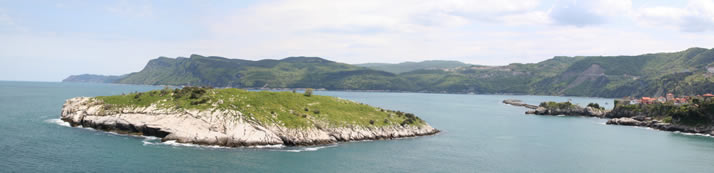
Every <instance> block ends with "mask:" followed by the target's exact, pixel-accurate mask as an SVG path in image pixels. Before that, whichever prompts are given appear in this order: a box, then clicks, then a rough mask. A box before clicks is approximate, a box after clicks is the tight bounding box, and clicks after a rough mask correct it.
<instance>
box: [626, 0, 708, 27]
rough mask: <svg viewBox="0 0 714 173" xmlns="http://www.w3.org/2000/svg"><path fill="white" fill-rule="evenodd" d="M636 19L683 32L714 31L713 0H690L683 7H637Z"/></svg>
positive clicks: (650, 24) (643, 22)
mask: <svg viewBox="0 0 714 173" xmlns="http://www.w3.org/2000/svg"><path fill="white" fill-rule="evenodd" d="M637 20H638V22H639V23H641V24H645V25H649V26H664V27H669V28H678V29H679V30H681V31H685V32H703V31H714V0H690V1H689V2H688V3H687V6H686V7H683V8H677V7H666V6H657V7H646V8H642V9H638V11H637Z"/></svg>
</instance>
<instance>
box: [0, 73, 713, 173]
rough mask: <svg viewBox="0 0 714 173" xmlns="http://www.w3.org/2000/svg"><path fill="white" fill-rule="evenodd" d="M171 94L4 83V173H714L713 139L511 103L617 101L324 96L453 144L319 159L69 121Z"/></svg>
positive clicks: (314, 149) (428, 142)
mask: <svg viewBox="0 0 714 173" xmlns="http://www.w3.org/2000/svg"><path fill="white" fill-rule="evenodd" d="M160 88H161V87H159V86H145V85H122V84H96V83H59V82H13V81H0V172H291V173H292V172H449V173H451V172H544V173H558V172H568V173H571V172H578V173H581V172H648V173H653V172H687V173H693V172H702V173H711V172H714V137H710V136H700V135H693V134H686V133H676V132H665V131H657V130H652V129H647V128H639V127H629V126H614V125H605V122H606V120H605V119H599V118H590V117H565V116H537V115H526V114H524V112H525V111H527V109H526V108H522V107H514V106H510V105H506V104H503V103H501V101H502V100H504V99H519V100H523V101H524V102H526V103H530V104H538V103H540V102H543V101H571V102H573V103H577V104H580V105H586V104H588V103H598V104H600V105H603V106H606V107H612V101H613V99H608V98H588V97H560V96H530V95H470V94H428V93H389V92H341V91H316V92H315V94H318V95H328V96H335V97H340V98H344V99H349V100H353V101H357V102H362V103H365V104H369V105H372V106H378V107H382V108H387V109H394V110H401V111H405V112H411V113H414V114H416V115H417V116H419V117H421V118H422V119H424V120H426V121H427V122H428V123H429V124H431V125H432V126H433V127H435V128H437V129H439V130H441V131H442V132H441V133H439V134H437V135H433V136H424V137H414V138H406V139H398V140H378V141H359V142H346V143H338V144H334V145H325V146H311V147H288V146H280V145H277V146H260V147H245V148H225V147H218V146H199V145H190V144H180V143H176V142H172V141H169V142H161V141H160V139H158V138H155V137H141V136H127V135H122V134H116V133H108V132H103V131H97V130H93V129H89V128H81V127H70V126H69V125H68V124H67V123H65V122H62V121H60V120H59V117H60V110H61V109H62V105H63V103H64V101H65V100H66V99H69V98H72V97H79V96H103V95H116V94H122V93H130V92H134V91H148V90H153V89H160Z"/></svg>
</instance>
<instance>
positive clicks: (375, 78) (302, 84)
mask: <svg viewBox="0 0 714 173" xmlns="http://www.w3.org/2000/svg"><path fill="white" fill-rule="evenodd" d="M117 82H118V83H126V84H149V85H197V86H202V85H203V86H216V87H243V88H260V87H269V88H326V89H339V90H351V89H372V90H408V89H409V88H411V87H413V86H411V84H410V83H408V82H407V81H405V80H404V79H402V78H399V77H398V76H397V75H395V74H392V73H388V72H384V71H377V70H371V69H368V68H364V67H358V66H354V65H349V64H343V63H337V62H334V61H329V60H325V59H322V58H317V57H289V58H285V59H281V60H272V59H266V60H259V61H250V60H241V59H227V58H223V57H215V56H209V57H205V56H200V55H191V56H190V57H189V58H183V57H179V58H176V59H173V58H166V57H160V58H157V59H153V60H151V61H149V63H148V64H147V65H146V67H144V69H143V70H141V71H139V72H136V73H131V74H129V75H127V76H126V77H125V78H122V79H121V80H119V81H117Z"/></svg>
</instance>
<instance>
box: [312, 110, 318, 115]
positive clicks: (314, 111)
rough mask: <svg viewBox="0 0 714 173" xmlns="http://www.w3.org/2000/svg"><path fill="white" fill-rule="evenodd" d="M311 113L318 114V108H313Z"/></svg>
mask: <svg viewBox="0 0 714 173" xmlns="http://www.w3.org/2000/svg"><path fill="white" fill-rule="evenodd" d="M312 113H315V114H320V110H319V109H315V110H313V111H312Z"/></svg>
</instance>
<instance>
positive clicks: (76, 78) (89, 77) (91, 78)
mask: <svg viewBox="0 0 714 173" xmlns="http://www.w3.org/2000/svg"><path fill="white" fill-rule="evenodd" d="M122 77H123V76H105V75H96V74H81V75H71V76H69V77H67V78H65V79H64V80H62V82H87V83H114V82H117V81H118V80H119V79H121V78H122Z"/></svg>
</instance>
